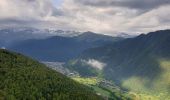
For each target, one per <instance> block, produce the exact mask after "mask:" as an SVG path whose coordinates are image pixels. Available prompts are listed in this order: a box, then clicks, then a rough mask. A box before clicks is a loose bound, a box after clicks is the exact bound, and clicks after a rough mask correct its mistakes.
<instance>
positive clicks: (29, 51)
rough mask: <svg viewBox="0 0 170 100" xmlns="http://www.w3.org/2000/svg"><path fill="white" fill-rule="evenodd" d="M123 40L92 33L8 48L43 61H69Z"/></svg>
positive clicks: (20, 44)
mask: <svg viewBox="0 0 170 100" xmlns="http://www.w3.org/2000/svg"><path fill="white" fill-rule="evenodd" d="M121 39H122V38H119V37H117V38H113V37H110V36H105V35H99V34H95V33H91V32H87V33H84V34H82V35H79V36H75V37H61V36H54V37H50V38H47V39H31V40H27V41H21V42H19V43H17V44H13V45H11V46H9V47H8V49H10V50H14V51H17V52H20V53H23V54H25V55H28V56H31V57H33V58H36V59H38V60H41V61H60V62H64V61H68V60H69V59H72V58H74V57H76V56H77V55H79V54H80V53H82V51H84V50H86V49H89V48H93V47H98V46H102V45H105V44H109V43H112V42H114V41H118V40H121Z"/></svg>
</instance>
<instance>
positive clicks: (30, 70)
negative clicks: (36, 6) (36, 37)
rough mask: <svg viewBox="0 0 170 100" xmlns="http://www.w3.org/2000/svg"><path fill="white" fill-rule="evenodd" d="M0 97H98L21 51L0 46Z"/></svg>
mask: <svg viewBox="0 0 170 100" xmlns="http://www.w3.org/2000/svg"><path fill="white" fill-rule="evenodd" d="M0 100H102V98H101V97H100V96H98V95H96V94H95V93H94V92H93V91H92V90H91V89H90V88H88V87H86V86H84V85H81V84H79V83H77V82H75V81H73V80H71V79H69V78H67V77H66V76H64V75H62V74H60V73H57V72H55V71H53V70H51V69H49V68H47V67H45V66H44V65H43V64H40V63H38V62H37V61H34V60H32V59H29V58H27V57H25V56H22V55H21V54H17V53H11V52H8V51H6V50H2V49H0Z"/></svg>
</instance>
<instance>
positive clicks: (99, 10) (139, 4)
mask: <svg viewBox="0 0 170 100" xmlns="http://www.w3.org/2000/svg"><path fill="white" fill-rule="evenodd" d="M169 9H170V1H169V0H63V1H62V4H60V6H59V5H57V6H55V5H54V4H53V3H52V1H51V0H1V2H0V12H1V14H0V27H2V26H3V27H6V26H15V27H16V26H31V27H36V28H56V29H62V30H75V31H94V32H98V33H102V34H108V35H112V36H114V35H115V34H117V33H120V32H126V33H129V34H138V33H143V32H144V33H146V32H149V31H154V30H159V29H167V28H170V18H169V17H168V16H170V12H169Z"/></svg>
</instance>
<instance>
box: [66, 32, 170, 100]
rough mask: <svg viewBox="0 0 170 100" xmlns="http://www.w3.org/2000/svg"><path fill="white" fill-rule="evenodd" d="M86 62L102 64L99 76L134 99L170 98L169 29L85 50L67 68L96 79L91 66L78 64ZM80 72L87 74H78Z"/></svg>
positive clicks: (159, 99) (165, 99)
mask: <svg viewBox="0 0 170 100" xmlns="http://www.w3.org/2000/svg"><path fill="white" fill-rule="evenodd" d="M89 59H94V60H96V61H98V62H100V63H104V64H106V65H107V66H105V67H104V68H103V69H102V70H101V72H102V74H103V77H104V78H105V79H108V80H113V81H114V82H116V83H117V84H119V85H120V86H121V87H123V88H125V89H127V90H129V91H131V92H132V93H131V94H133V96H134V97H136V98H138V99H137V100H169V99H170V96H169V94H170V74H169V73H170V30H162V31H156V32H151V33H148V34H141V35H139V36H137V37H135V38H129V39H125V40H123V41H120V42H116V43H113V44H111V45H106V46H102V47H97V48H92V49H89V50H86V51H85V52H84V53H82V54H81V55H80V56H79V57H77V58H76V60H72V61H70V62H71V63H70V62H69V63H68V65H67V66H68V68H70V66H71V69H72V70H76V71H78V72H79V73H80V74H81V75H82V76H93V77H94V76H98V75H99V74H98V73H94V72H95V71H93V70H94V68H93V66H90V65H89V64H85V66H84V62H82V61H89ZM81 69H86V70H87V72H88V73H86V74H84V73H81V71H82V70H81ZM91 69H92V70H91ZM86 70H85V71H86ZM89 70H90V71H89ZM135 93H136V94H135ZM134 94H135V95H134ZM136 95H139V96H136ZM139 98H141V99H139ZM146 98H147V99H146Z"/></svg>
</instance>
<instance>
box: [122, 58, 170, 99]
mask: <svg viewBox="0 0 170 100" xmlns="http://www.w3.org/2000/svg"><path fill="white" fill-rule="evenodd" d="M158 62H159V64H160V67H161V69H162V72H161V74H160V75H159V76H158V77H157V78H156V79H154V80H153V81H150V80H149V79H146V78H142V77H135V76H133V77H131V78H129V79H127V80H124V81H123V83H122V86H123V87H125V88H127V89H129V90H130V91H132V92H130V93H129V94H130V95H131V96H132V97H133V98H134V100H170V95H169V94H170V60H165V59H159V60H158ZM148 83H149V84H151V85H150V87H147V84H148Z"/></svg>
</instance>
